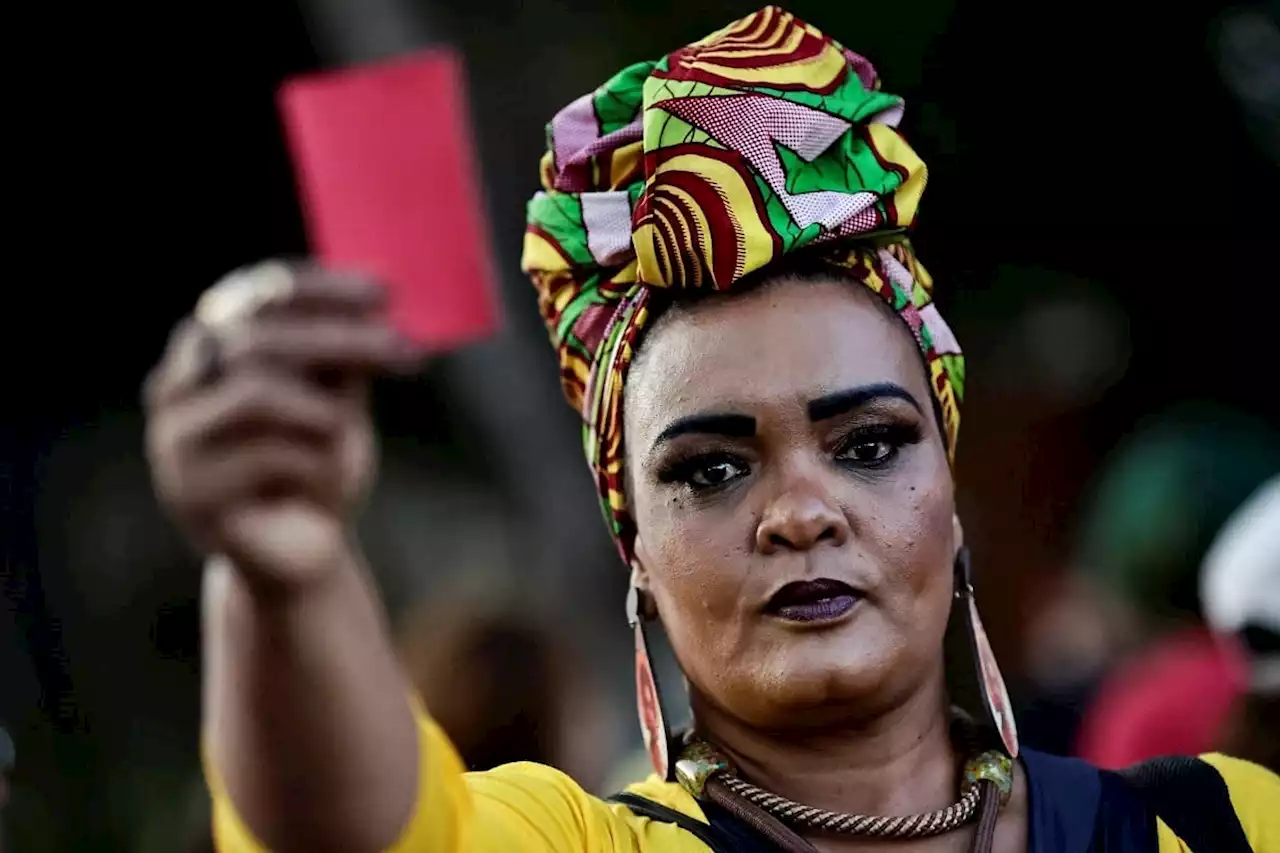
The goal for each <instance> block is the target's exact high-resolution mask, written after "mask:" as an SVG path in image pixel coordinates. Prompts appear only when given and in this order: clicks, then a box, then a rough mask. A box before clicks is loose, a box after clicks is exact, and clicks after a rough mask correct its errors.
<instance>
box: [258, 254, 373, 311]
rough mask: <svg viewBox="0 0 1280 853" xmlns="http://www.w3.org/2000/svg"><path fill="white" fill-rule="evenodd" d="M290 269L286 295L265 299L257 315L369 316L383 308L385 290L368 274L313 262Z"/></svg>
mask: <svg viewBox="0 0 1280 853" xmlns="http://www.w3.org/2000/svg"><path fill="white" fill-rule="evenodd" d="M290 269H291V272H292V276H293V279H292V285H291V287H290V288H289V289H288V291H287V295H283V296H281V297H278V298H275V299H271V300H268V301H267V302H266V303H265V304H264V305H263V306H262V308H261V309H260V310H259V311H258V316H262V317H270V316H294V315H298V316H325V315H333V316H345V317H371V316H377V315H380V314H382V313H383V312H384V311H385V309H386V303H387V290H386V288H385V287H383V286H382V285H381V284H379V283H378V282H377V281H376V280H375V279H373V278H371V277H370V276H366V275H361V274H359V273H346V272H334V271H331V270H326V269H324V268H322V267H317V266H314V265H295V266H293V267H291V268H290Z"/></svg>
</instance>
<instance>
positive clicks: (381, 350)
mask: <svg viewBox="0 0 1280 853" xmlns="http://www.w3.org/2000/svg"><path fill="white" fill-rule="evenodd" d="M220 343H221V353H220V354H221V357H222V359H223V361H224V363H225V365H226V366H227V368H228V369H229V370H234V369H236V368H237V367H238V366H240V365H243V364H255V363H271V364H278V365H281V366H285V367H287V368H290V369H296V370H302V371H306V372H315V371H331V370H332V371H339V372H348V371H349V372H354V373H377V372H383V371H392V372H399V371H403V370H406V369H409V368H411V367H413V366H416V365H417V364H418V363H419V361H420V360H421V358H422V353H421V352H420V350H419V349H418V348H417V347H415V346H414V345H412V344H410V343H409V342H408V341H406V340H405V339H404V338H402V337H401V336H400V335H399V334H398V333H397V332H396V331H395V330H394V329H393V328H392V327H391V326H389V325H387V324H386V323H384V322H381V321H378V320H351V319H333V318H323V319H319V318H299V317H283V316H263V317H259V318H257V319H254V320H252V321H250V322H246V323H243V324H239V325H236V326H233V327H230V328H228V329H225V330H223V331H222V332H221V333H220Z"/></svg>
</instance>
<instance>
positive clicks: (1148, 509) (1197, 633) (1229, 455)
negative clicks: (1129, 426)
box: [1046, 406, 1280, 768]
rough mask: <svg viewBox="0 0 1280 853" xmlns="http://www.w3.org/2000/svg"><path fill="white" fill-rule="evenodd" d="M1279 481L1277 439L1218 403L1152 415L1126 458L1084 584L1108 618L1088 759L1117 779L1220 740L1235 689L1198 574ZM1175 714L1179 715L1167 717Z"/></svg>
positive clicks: (1110, 473) (1085, 741) (1099, 521)
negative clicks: (1230, 523) (1221, 537)
mask: <svg viewBox="0 0 1280 853" xmlns="http://www.w3.org/2000/svg"><path fill="white" fill-rule="evenodd" d="M1277 471H1280V435H1278V434H1277V433H1276V432H1275V431H1274V430H1273V429H1271V428H1270V427H1269V426H1268V425H1267V424H1264V423H1260V422H1256V421H1254V420H1252V419H1251V418H1249V417H1247V416H1245V415H1244V414H1241V413H1239V412H1234V411H1231V410H1227V409H1223V408H1219V407H1213V406H1187V407H1180V408H1178V409H1175V410H1173V411H1171V412H1167V413H1165V414H1164V415H1161V416H1158V417H1156V418H1153V419H1152V420H1150V421H1149V422H1147V423H1145V424H1143V425H1142V426H1141V427H1140V428H1139V429H1138V430H1137V431H1136V432H1135V433H1134V434H1133V435H1132V436H1131V437H1130V439H1129V440H1128V441H1127V442H1126V443H1125V444H1124V445H1122V446H1121V448H1120V449H1119V450H1118V451H1117V453H1116V454H1115V456H1114V458H1113V460H1112V461H1111V462H1110V464H1109V465H1108V466H1107V468H1106V469H1105V470H1104V473H1103V475H1102V477H1101V479H1100V482H1099V486H1098V489H1097V493H1096V498H1095V500H1094V502H1093V504H1092V505H1091V506H1090V507H1089V511H1088V513H1087V514H1086V517H1085V519H1084V523H1083V525H1082V532H1081V545H1080V551H1079V556H1078V568H1079V571H1080V574H1081V578H1080V579H1079V581H1078V582H1079V583H1080V585H1081V586H1082V587H1084V588H1086V589H1089V590H1090V591H1091V592H1092V595H1093V597H1092V600H1091V603H1092V604H1094V606H1096V607H1097V608H1098V610H1099V611H1100V612H1104V613H1106V614H1107V617H1108V618H1107V620H1105V621H1101V622H1100V623H1099V624H1100V625H1101V626H1103V630H1104V632H1105V638H1106V639H1105V640H1104V642H1103V644H1102V649H1101V652H1102V653H1101V654H1099V655H1097V656H1096V657H1095V658H1094V660H1093V664H1094V666H1093V667H1092V668H1091V669H1089V668H1083V667H1082V668H1081V671H1082V672H1083V673H1084V674H1085V675H1087V676H1088V677H1089V678H1090V679H1091V682H1090V681H1085V682H1083V683H1084V684H1085V685H1086V689H1087V687H1088V685H1089V684H1090V683H1092V685H1093V687H1092V690H1091V691H1088V692H1086V693H1085V695H1089V696H1090V698H1089V700H1088V702H1087V703H1086V705H1085V707H1084V711H1083V715H1082V719H1081V721H1080V728H1079V731H1078V733H1077V741H1076V750H1077V752H1078V754H1079V755H1080V757H1082V758H1084V759H1086V760H1088V761H1091V762H1093V763H1095V764H1098V765H1099V766H1102V767H1109V768H1119V767H1124V766H1127V765H1129V764H1132V763H1134V762H1136V761H1142V760H1144V759H1147V758H1152V757H1155V756H1158V755H1194V754H1196V753H1198V752H1202V751H1205V750H1207V749H1210V748H1211V747H1212V746H1213V744H1214V743H1215V742H1216V740H1215V733H1216V732H1217V731H1218V730H1219V728H1220V727H1221V726H1222V725H1223V723H1224V721H1225V719H1226V715H1227V713H1228V712H1229V710H1230V708H1231V707H1232V704H1233V702H1234V699H1235V694H1236V683H1235V680H1234V678H1233V677H1232V674H1231V672H1230V668H1229V667H1228V666H1227V665H1226V663H1227V662H1226V661H1225V660H1224V658H1223V652H1222V647H1221V644H1220V643H1218V642H1217V641H1216V639H1215V638H1214V636H1213V634H1212V632H1211V631H1210V630H1209V628H1208V627H1207V626H1206V625H1205V622H1204V618H1203V610H1202V603H1201V599H1200V583H1201V582H1200V575H1201V568H1202V565H1203V561H1204V558H1205V555H1206V554H1207V553H1208V550H1209V547H1210V546H1211V545H1212V544H1213V541H1214V538H1215V537H1216V536H1217V535H1218V532H1219V531H1220V530H1221V529H1222V526H1223V524H1224V523H1225V522H1226V521H1227V519H1228V518H1230V516H1231V514H1232V513H1233V512H1235V510H1236V509H1237V508H1238V507H1239V506H1240V505H1241V504H1242V503H1243V502H1244V500H1245V499H1246V498H1248V497H1249V495H1250V494H1251V493H1252V492H1253V491H1254V490H1255V489H1256V488H1257V487H1258V485H1259V484H1260V483H1262V482H1263V481H1264V480H1265V479H1266V478H1268V477H1269V476H1272V475H1273V474H1275V473H1276V472H1277ZM1046 627H1051V626H1046ZM1047 641H1049V642H1052V641H1053V638H1052V637H1048V638H1047ZM1082 692H1085V691H1082ZM1170 703H1176V707H1178V709H1179V712H1178V713H1177V714H1169V713H1167V708H1169V707H1170Z"/></svg>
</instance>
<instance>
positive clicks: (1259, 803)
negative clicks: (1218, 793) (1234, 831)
mask: <svg viewBox="0 0 1280 853" xmlns="http://www.w3.org/2000/svg"><path fill="white" fill-rule="evenodd" d="M1200 760H1202V761H1203V762H1205V763H1206V764H1208V765H1209V766H1211V767H1212V768H1213V769H1214V770H1216V771H1218V775H1219V776H1221V777H1222V781H1223V782H1224V783H1225V784H1226V786H1227V793H1228V795H1229V796H1230V798H1231V806H1232V808H1233V809H1235V813H1236V817H1237V818H1239V820H1240V826H1241V828H1243V829H1244V834H1245V835H1246V836H1247V837H1248V839H1249V843H1250V845H1251V846H1252V847H1253V849H1254V850H1280V776H1278V775H1276V774H1275V773H1274V772H1273V771H1271V770H1268V769H1267V768H1265V767H1263V766H1262V765H1260V764H1254V763H1253V762H1252V761H1245V760H1244V759H1241V758H1232V757H1231V756H1229V755H1222V754H1221V753H1216V752H1213V753H1207V754H1205V755H1201V756H1200Z"/></svg>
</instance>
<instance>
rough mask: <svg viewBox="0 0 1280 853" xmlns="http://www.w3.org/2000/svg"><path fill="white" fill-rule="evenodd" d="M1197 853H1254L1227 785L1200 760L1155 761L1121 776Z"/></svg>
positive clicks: (1152, 760) (1171, 758) (1132, 768)
mask: <svg viewBox="0 0 1280 853" xmlns="http://www.w3.org/2000/svg"><path fill="white" fill-rule="evenodd" d="M1118 775H1119V776H1120V777H1121V778H1123V779H1124V780H1125V782H1126V783H1128V785H1129V787H1130V788H1132V789H1133V790H1134V791H1135V792H1137V793H1138V795H1139V796H1140V797H1141V798H1142V799H1143V800H1144V801H1145V802H1146V804H1147V805H1148V806H1149V807H1150V808H1151V810H1152V811H1154V812H1155V813H1156V814H1157V815H1159V816H1160V819H1161V820H1163V821H1164V822H1165V823H1166V824H1168V826H1169V828H1170V829H1172V830H1173V831H1174V833H1175V834H1176V835H1177V836H1178V837H1179V838H1181V839H1182V840H1183V841H1184V842H1186V844H1187V846H1188V847H1190V848H1191V850H1192V851H1193V853H1252V850H1253V848H1252V847H1250V846H1249V839H1248V837H1247V836H1246V835H1245V834H1244V827H1242V826H1241V825H1240V818H1239V817H1238V816H1237V815H1236V810H1235V807H1234V806H1232V805H1231V793H1230V792H1229V791H1228V790H1227V783H1226V782H1225V781H1223V778H1222V775H1221V774H1220V773H1218V771H1217V770H1216V769H1215V768H1214V767H1213V765H1211V764H1209V763H1207V762H1205V761H1201V760H1200V759H1198V758H1186V757H1181V756H1177V757H1170V758H1154V759H1151V760H1150V761H1144V762H1142V763H1141V764H1135V765H1133V766H1132V767H1127V768H1125V769H1124V770H1121V771H1119V773H1118Z"/></svg>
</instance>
